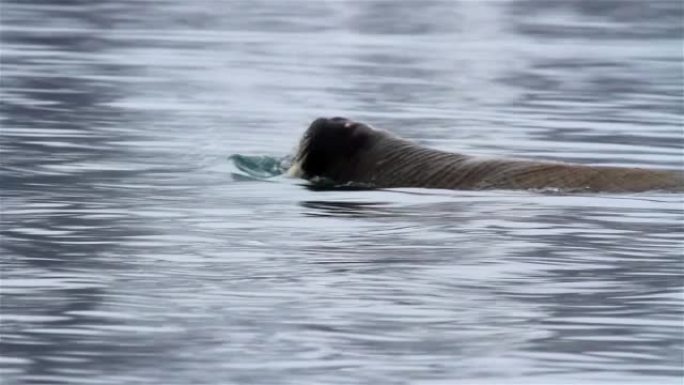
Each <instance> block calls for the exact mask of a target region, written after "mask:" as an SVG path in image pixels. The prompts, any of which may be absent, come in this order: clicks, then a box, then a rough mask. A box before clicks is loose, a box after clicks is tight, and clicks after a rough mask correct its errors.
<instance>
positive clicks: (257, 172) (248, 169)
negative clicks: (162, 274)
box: [228, 154, 291, 179]
mask: <svg viewBox="0 0 684 385" xmlns="http://www.w3.org/2000/svg"><path fill="white" fill-rule="evenodd" d="M228 160H229V161H230V162H232V163H233V164H234V165H235V167H236V168H237V169H238V170H240V171H241V172H242V173H244V174H243V175H242V176H247V177H251V178H255V179H268V178H273V177H277V176H279V175H282V174H284V173H285V172H286V171H287V169H288V168H289V166H290V163H291V159H290V157H283V158H277V157H272V156H266V155H240V154H235V155H231V156H229V157H228Z"/></svg>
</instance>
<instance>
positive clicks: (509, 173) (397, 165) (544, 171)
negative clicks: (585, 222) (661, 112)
mask: <svg viewBox="0 0 684 385" xmlns="http://www.w3.org/2000/svg"><path fill="white" fill-rule="evenodd" d="M364 157H365V159H364V160H363V161H362V162H359V163H358V164H357V165H356V168H357V172H356V173H355V174H356V175H355V179H356V181H357V182H362V183H366V184H371V185H374V186H377V187H424V188H443V189H560V190H568V191H594V192H599V191H602V192H640V191H648V190H664V191H684V174H682V173H681V172H677V171H668V170H648V169H640V168H628V167H605V166H587V165H578V164H567V163H560V162H550V161H534V160H519V159H499V158H497V159H490V158H480V157H471V156H465V155H461V154H454V153H449V152H444V151H439V150H434V149H430V148H427V147H423V146H419V145H417V144H415V143H412V142H409V141H407V140H404V139H401V138H398V137H393V136H391V135H389V134H388V136H386V137H385V138H384V139H383V140H382V141H379V142H378V143H377V144H376V145H375V146H374V148H372V149H370V150H369V151H368V152H367V154H365V155H364Z"/></svg>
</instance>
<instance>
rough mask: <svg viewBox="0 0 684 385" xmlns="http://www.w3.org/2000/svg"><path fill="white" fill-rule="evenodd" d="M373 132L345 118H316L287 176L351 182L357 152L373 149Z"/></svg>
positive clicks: (356, 160) (363, 125)
mask: <svg viewBox="0 0 684 385" xmlns="http://www.w3.org/2000/svg"><path fill="white" fill-rule="evenodd" d="M375 137H376V130H375V129H374V128H372V127H370V126H368V125H365V124H363V123H359V122H355V121H352V120H350V119H347V118H340V117H334V118H318V119H316V120H314V121H313V123H311V125H310V126H309V128H308V129H307V130H306V132H305V133H304V136H303V137H302V140H301V142H300V143H299V149H298V150H297V154H296V155H295V158H294V161H293V163H292V167H291V168H290V170H289V171H288V173H289V174H290V175H292V176H298V177H302V178H305V179H315V178H322V179H329V180H332V181H345V180H352V175H354V170H355V168H356V166H357V162H358V159H359V156H358V155H359V153H360V152H361V151H364V150H365V149H367V148H369V147H370V146H372V144H373V143H374V141H375V140H376V138H375Z"/></svg>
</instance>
